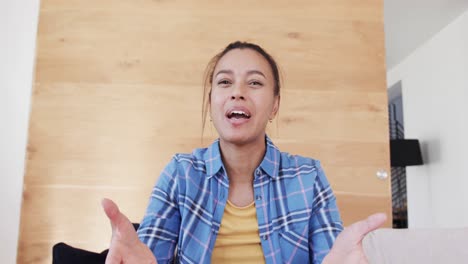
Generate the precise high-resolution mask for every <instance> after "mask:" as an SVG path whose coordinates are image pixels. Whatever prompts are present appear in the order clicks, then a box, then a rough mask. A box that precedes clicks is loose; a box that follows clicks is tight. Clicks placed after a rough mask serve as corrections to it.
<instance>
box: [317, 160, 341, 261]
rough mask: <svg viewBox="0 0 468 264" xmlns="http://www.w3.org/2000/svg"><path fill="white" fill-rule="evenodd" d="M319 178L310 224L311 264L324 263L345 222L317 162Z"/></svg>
mask: <svg viewBox="0 0 468 264" xmlns="http://www.w3.org/2000/svg"><path fill="white" fill-rule="evenodd" d="M316 168H317V173H318V175H317V177H316V178H315V183H314V201H313V207H312V215H311V218H310V220H309V221H310V223H309V228H310V229H309V250H310V254H309V257H310V263H313V264H319V263H322V261H323V259H324V257H325V256H326V255H327V254H328V252H329V251H330V249H331V248H332V246H333V243H334V242H335V239H336V237H337V236H338V235H339V234H340V233H341V231H343V222H342V221H341V217H340V213H339V211H338V207H337V205H336V198H335V195H334V194H333V191H332V189H331V187H330V184H329V182H328V180H327V178H326V177H325V173H324V172H323V169H322V167H321V165H320V162H319V161H316Z"/></svg>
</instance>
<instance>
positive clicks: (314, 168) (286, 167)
mask: <svg viewBox="0 0 468 264" xmlns="http://www.w3.org/2000/svg"><path fill="white" fill-rule="evenodd" d="M280 153H281V158H280V164H279V165H280V166H279V172H280V174H281V172H283V173H285V172H291V171H292V172H297V173H300V174H315V173H316V172H318V171H319V170H321V164H320V161H319V160H318V159H314V158H310V157H305V156H301V155H292V154H290V153H288V152H280Z"/></svg>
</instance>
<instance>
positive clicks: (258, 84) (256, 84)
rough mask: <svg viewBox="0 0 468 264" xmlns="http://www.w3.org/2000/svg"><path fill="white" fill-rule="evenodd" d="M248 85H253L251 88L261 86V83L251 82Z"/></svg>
mask: <svg viewBox="0 0 468 264" xmlns="http://www.w3.org/2000/svg"><path fill="white" fill-rule="evenodd" d="M250 85H253V86H263V83H261V82H259V81H251V82H250Z"/></svg>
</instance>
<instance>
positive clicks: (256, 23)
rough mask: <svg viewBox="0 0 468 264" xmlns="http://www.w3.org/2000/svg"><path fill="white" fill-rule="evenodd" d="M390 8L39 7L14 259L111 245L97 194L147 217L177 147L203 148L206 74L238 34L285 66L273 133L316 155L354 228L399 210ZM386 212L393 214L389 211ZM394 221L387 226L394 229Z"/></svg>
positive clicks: (293, 4) (301, 1)
mask: <svg viewBox="0 0 468 264" xmlns="http://www.w3.org/2000/svg"><path fill="white" fill-rule="evenodd" d="M382 11H383V6H382V1H375V0H364V1H363V0H326V1H325V0H312V1H305V0H294V1H276V0H275V1H245V0H241V1H232V2H230V1H213V0H202V1H165V0H162V1H159V0H158V1H155V0H135V1H125V0H123V1H111V0H96V1H81V0H68V1H59V0H43V1H41V10H40V19H39V20H40V22H39V30H38V46H37V59H36V64H37V65H36V75H35V84H34V89H33V101H32V111H31V120H30V128H29V142H28V152H27V153H28V157H27V168H26V175H25V181H24V195H23V206H22V215H21V230H20V245H19V252H18V263H51V250H52V246H53V245H54V244H55V243H57V242H60V241H63V242H66V243H69V244H71V245H73V246H77V247H82V248H86V249H89V250H93V251H101V250H103V249H105V248H106V247H107V246H108V242H109V239H110V227H109V225H108V222H107V219H106V217H105V216H104V214H103V213H102V211H101V208H100V199H101V198H102V197H110V198H113V199H114V200H115V201H116V202H117V203H118V204H119V205H120V206H121V209H122V211H124V212H125V213H126V214H127V215H128V216H129V218H130V219H131V220H132V221H134V222H139V221H140V220H141V218H142V216H143V213H144V210H145V207H146V204H147V201H148V197H149V194H150V191H151V188H152V186H153V184H154V183H155V181H156V180H157V177H158V175H159V173H160V171H161V170H162V168H163V167H164V166H165V164H166V163H167V162H168V161H169V160H170V158H171V156H172V155H173V154H174V153H176V152H190V151H191V150H192V149H193V148H195V147H201V146H205V145H207V144H209V143H210V142H211V140H212V139H214V138H215V137H216V133H215V131H214V129H213V128H212V127H210V124H207V127H206V131H205V136H204V138H203V139H204V142H203V143H201V139H202V138H201V118H200V117H201V105H202V102H201V100H202V86H201V84H202V75H203V71H204V68H205V66H206V64H207V62H208V60H209V59H210V58H211V57H212V56H213V55H214V54H215V53H217V52H218V51H220V50H221V49H222V48H223V47H224V46H225V45H227V44H228V43H229V42H231V41H234V40H238V39H239V40H247V41H254V42H256V43H258V44H260V45H262V46H263V47H264V48H265V49H266V50H268V51H270V52H271V53H272V55H273V56H274V57H275V58H276V59H277V60H278V62H279V64H280V66H281V70H282V75H283V77H284V86H283V90H282V99H281V100H282V101H281V109H280V114H279V117H278V119H277V120H275V122H273V124H271V125H269V128H268V134H269V135H270V136H271V137H272V139H273V140H274V141H275V143H276V144H277V145H278V146H279V147H280V148H281V149H282V150H283V151H288V152H291V153H295V154H302V155H305V156H311V157H315V158H318V159H320V160H321V161H322V163H323V165H324V168H325V171H326V173H327V176H328V178H329V180H330V182H331V184H332V185H333V188H334V190H335V193H336V194H337V198H338V203H339V206H340V209H341V212H342V215H343V219H344V221H345V223H346V224H349V223H351V222H354V221H356V220H357V219H360V218H363V217H365V216H367V215H368V214H370V213H372V212H376V211H385V212H387V213H388V214H390V212H391V211H390V206H391V199H390V184H389V180H385V181H382V180H378V179H377V178H376V177H375V173H376V171H377V170H379V169H387V170H389V153H388V128H387V126H388V125H387V124H388V121H387V101H386V100H387V97H386V87H385V67H384V34H383V12H382ZM389 216H390V215H389ZM389 224H390V222H388V224H387V225H389Z"/></svg>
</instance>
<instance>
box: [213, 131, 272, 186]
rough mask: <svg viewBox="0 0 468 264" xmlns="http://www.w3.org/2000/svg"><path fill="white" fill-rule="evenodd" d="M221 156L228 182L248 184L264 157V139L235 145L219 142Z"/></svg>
mask: <svg viewBox="0 0 468 264" xmlns="http://www.w3.org/2000/svg"><path fill="white" fill-rule="evenodd" d="M219 144H220V149H221V156H222V158H223V162H224V166H225V168H226V170H227V175H228V177H229V181H230V182H239V183H240V182H249V183H251V182H252V181H253V178H254V171H255V169H256V168H257V167H258V166H259V165H260V163H261V162H262V160H263V157H264V156H265V151H266V143H265V137H261V138H259V139H257V140H255V141H253V142H251V143H248V144H244V145H236V144H233V143H230V142H226V141H224V140H222V139H221V140H220V142H219Z"/></svg>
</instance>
